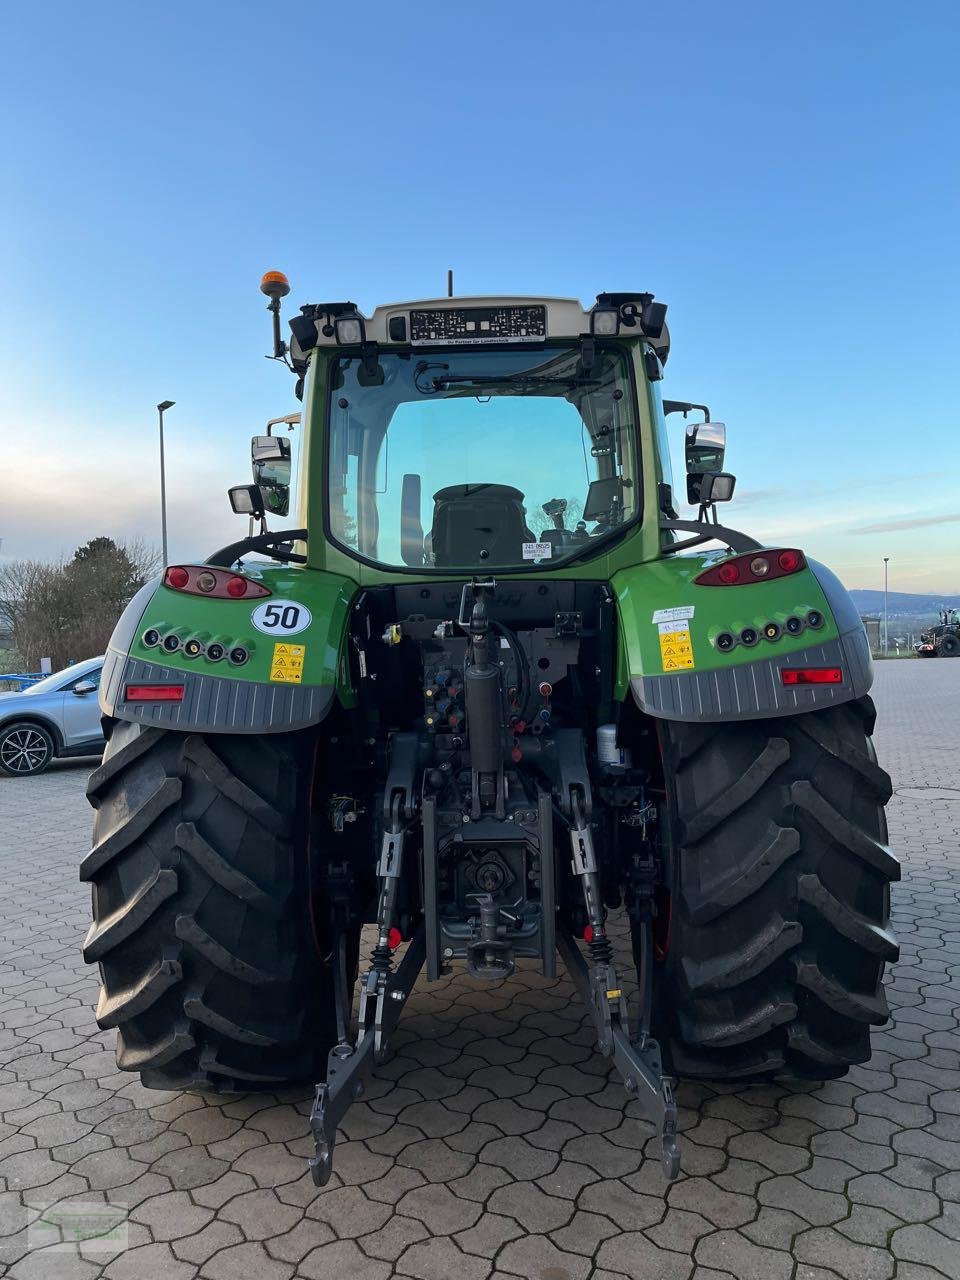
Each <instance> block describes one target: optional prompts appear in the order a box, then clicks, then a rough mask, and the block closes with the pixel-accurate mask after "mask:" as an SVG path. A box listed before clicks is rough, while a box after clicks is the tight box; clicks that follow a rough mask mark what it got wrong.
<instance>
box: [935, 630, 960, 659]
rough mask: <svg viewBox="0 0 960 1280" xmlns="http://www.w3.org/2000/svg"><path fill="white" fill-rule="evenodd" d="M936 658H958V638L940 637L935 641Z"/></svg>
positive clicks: (959, 650) (959, 637)
mask: <svg viewBox="0 0 960 1280" xmlns="http://www.w3.org/2000/svg"><path fill="white" fill-rule="evenodd" d="M937 656H938V657H940V658H956V657H958V656H960V636H954V635H946V636H941V637H940V639H939V640H938V641H937Z"/></svg>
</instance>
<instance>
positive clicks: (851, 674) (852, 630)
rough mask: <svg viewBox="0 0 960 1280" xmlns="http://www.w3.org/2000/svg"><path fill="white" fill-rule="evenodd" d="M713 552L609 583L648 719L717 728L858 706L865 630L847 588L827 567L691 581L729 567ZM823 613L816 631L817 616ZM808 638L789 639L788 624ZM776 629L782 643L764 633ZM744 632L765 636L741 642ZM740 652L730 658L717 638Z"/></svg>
mask: <svg viewBox="0 0 960 1280" xmlns="http://www.w3.org/2000/svg"><path fill="white" fill-rule="evenodd" d="M723 558H724V557H723V555H722V554H718V553H707V554H699V555H685V556H677V557H674V558H669V557H667V558H664V559H662V560H658V561H654V562H652V563H649V564H640V565H635V566H633V567H631V568H629V569H624V570H621V571H620V572H619V573H617V574H616V575H615V576H614V578H613V580H612V584H611V585H612V587H613V590H614V593H615V596H616V599H617V608H618V613H619V619H620V636H621V679H620V686H621V688H623V689H624V690H625V685H626V683H627V681H629V684H630V687H631V689H632V691H633V695H634V697H635V699H636V701H637V702H638V704H639V705H640V707H641V708H642V710H644V711H646V712H648V713H649V714H650V715H654V716H660V717H662V718H664V719H670V720H684V721H719V720H735V719H757V718H762V717H766V716H777V715H792V714H796V713H798V712H803V711H811V710H815V709H817V708H820V707H823V706H829V705H832V704H836V703H838V702H846V701H849V700H850V699H852V698H859V697H861V696H862V695H863V694H865V693H866V692H867V690H868V689H869V688H870V686H871V684H872V682H873V670H872V664H871V660H870V651H869V646H868V644H867V638H866V634H865V632H864V629H863V624H862V623H861V621H860V618H859V616H858V615H857V612H856V609H855V608H854V606H853V603H852V601H851V600H850V597H849V595H848V594H847V592H846V590H845V588H844V587H843V586H842V585H841V583H840V582H839V580H838V579H837V578H836V577H835V576H834V574H833V573H831V572H830V570H829V569H827V568H826V567H825V566H823V565H821V564H818V563H817V562H816V561H808V567H807V568H806V569H804V570H802V571H801V572H799V573H794V574H790V575H788V576H786V577H781V578H774V579H772V580H770V581H764V580H762V579H761V580H757V581H752V582H750V583H745V584H737V585H735V586H721V587H708V586H701V585H699V584H697V583H695V582H694V578H695V577H696V576H697V575H698V574H699V573H701V572H702V571H703V570H704V569H706V568H709V567H710V566H711V565H713V564H716V563H717V561H718V560H721V559H723ZM811 615H814V621H816V615H819V618H820V619H821V621H820V622H819V624H818V625H811V622H810V617H811ZM793 618H797V619H799V620H800V623H801V630H800V632H799V634H797V635H791V634H789V633H788V632H787V631H786V629H785V627H786V623H787V620H788V619H793ZM770 624H773V625H774V627H775V629H776V633H777V634H776V638H774V639H767V638H766V637H765V635H764V629H765V628H767V627H768V626H769V625H770ZM745 628H752V629H753V630H754V631H755V632H756V633H757V636H758V639H757V641H756V643H755V644H753V645H746V644H744V643H742V642H741V641H740V639H739V637H740V635H741V633H742V632H743V631H744V629H745ZM725 632H726V633H728V634H730V635H733V636H734V637H735V638H736V644H735V645H734V647H733V648H732V649H730V650H729V651H727V652H723V651H722V650H720V649H718V648H717V644H716V641H717V637H718V636H720V635H722V634H723V633H725ZM789 667H839V668H840V670H841V672H842V679H841V680H840V681H839V682H837V683H835V684H825V685H802V686H797V685H785V684H784V683H783V678H782V674H781V673H782V671H783V669H784V668H789Z"/></svg>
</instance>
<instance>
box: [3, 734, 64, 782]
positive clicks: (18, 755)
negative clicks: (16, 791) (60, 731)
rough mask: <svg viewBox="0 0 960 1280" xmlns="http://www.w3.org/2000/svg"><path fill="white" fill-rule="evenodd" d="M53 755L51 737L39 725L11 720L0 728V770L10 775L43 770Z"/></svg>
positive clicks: (16, 775)
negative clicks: (12, 722)
mask: <svg viewBox="0 0 960 1280" xmlns="http://www.w3.org/2000/svg"><path fill="white" fill-rule="evenodd" d="M53 757H54V743H53V737H52V736H51V734H49V733H48V732H47V730H46V729H44V728H43V726H42V725H39V724H29V723H16V722H15V723H14V724H8V725H4V727H3V729H0V770H2V771H3V772H4V773H6V774H9V775H10V777H12V778H23V777H25V776H26V775H27V774H35V773H43V771H44V769H46V768H47V767H48V766H49V764H50V761H51V760H52V759H53Z"/></svg>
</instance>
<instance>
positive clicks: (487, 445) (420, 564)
mask: <svg viewBox="0 0 960 1280" xmlns="http://www.w3.org/2000/svg"><path fill="white" fill-rule="evenodd" d="M331 384H332V390H331V392H330V394H331V406H330V432H329V449H330V454H329V469H328V475H329V485H330V495H329V496H330V532H331V534H332V536H333V539H334V541H336V542H337V543H339V544H340V545H341V546H342V547H344V548H345V549H346V550H348V551H349V552H351V553H352V554H354V555H359V556H361V557H362V558H363V559H365V560H370V561H373V562H374V563H377V564H380V565H384V566H387V567H391V568H401V569H404V568H406V569H421V570H423V569H426V570H430V569H437V570H465V571H469V572H474V571H478V570H479V571H483V570H487V569H500V570H503V569H523V568H531V567H534V566H540V567H543V566H544V565H546V564H548V563H549V564H556V563H557V562H566V561H569V560H572V559H575V558H578V557H580V556H583V555H589V554H592V553H593V552H594V551H595V550H597V549H598V548H599V547H600V545H601V544H602V543H603V542H604V541H606V540H607V539H608V538H610V537H612V536H615V535H616V534H617V533H619V532H621V531H622V530H623V529H624V527H625V526H626V525H628V524H630V523H632V522H633V521H634V520H636V518H637V516H638V514H639V503H640V491H641V485H640V476H639V470H638V466H639V464H638V457H637V449H636V420H635V409H634V397H633V391H632V386H631V383H630V379H629V374H628V371H627V365H626V360H625V357H624V356H623V355H622V353H620V352H619V351H618V350H616V349H614V348H611V349H608V350H607V349H598V350H597V354H596V359H595V361H594V363H593V365H592V367H590V368H587V369H586V370H585V369H584V367H583V364H582V361H581V354H580V349H579V346H577V347H571V346H564V347H553V348H550V347H548V348H547V349H546V350H544V349H543V348H540V349H539V350H537V351H536V352H532V351H491V350H478V349H476V348H474V349H468V350H458V351H452V352H438V351H430V352H429V353H425V352H413V353H412V354H410V355H396V354H391V353H385V354H381V355H380V357H379V364H378V366H376V367H371V366H370V365H369V364H368V365H367V367H366V368H365V367H364V366H363V364H362V362H361V360H360V359H359V357H348V356H341V357H338V359H337V361H336V363H335V365H334V369H333V371H332V378H331Z"/></svg>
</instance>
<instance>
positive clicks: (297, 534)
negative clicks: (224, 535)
mask: <svg viewBox="0 0 960 1280" xmlns="http://www.w3.org/2000/svg"><path fill="white" fill-rule="evenodd" d="M306 540H307V530H306V529H277V530H276V531H275V532H273V533H266V534H263V533H262V534H260V535H259V537H254V538H241V539H240V541H239V542H231V543H230V544H229V545H228V546H226V547H221V548H220V550H219V551H215V552H214V553H213V555H212V556H207V558H206V560H204V562H203V563H204V564H212V565H218V566H220V568H226V569H229V568H230V566H231V565H233V564H235V563H236V562H237V561H238V560H239V559H240V557H241V556H245V555H249V554H250V553H251V552H252V551H263V552H265V553H266V554H267V555H268V556H270V557H271V559H273V560H280V561H282V562H283V563H284V564H288V563H293V564H306V563H307V557H306V556H301V555H297V554H296V553H295V552H293V551H277V550H273V551H271V550H270V548H271V547H276V545H277V544H278V543H281V542H306Z"/></svg>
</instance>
